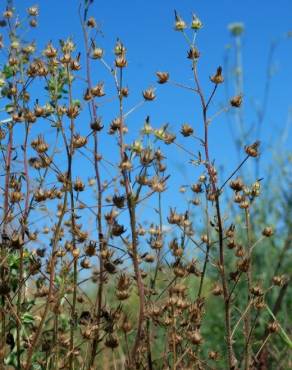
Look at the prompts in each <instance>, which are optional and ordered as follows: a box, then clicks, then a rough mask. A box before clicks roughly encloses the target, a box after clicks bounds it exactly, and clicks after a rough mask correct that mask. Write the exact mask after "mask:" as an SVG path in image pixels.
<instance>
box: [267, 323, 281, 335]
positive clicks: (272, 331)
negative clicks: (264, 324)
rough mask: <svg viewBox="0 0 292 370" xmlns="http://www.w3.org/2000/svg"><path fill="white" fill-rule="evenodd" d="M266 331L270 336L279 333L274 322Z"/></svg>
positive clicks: (277, 325) (277, 326)
mask: <svg viewBox="0 0 292 370" xmlns="http://www.w3.org/2000/svg"><path fill="white" fill-rule="evenodd" d="M268 331H269V333H270V334H273V333H277V332H278V331H279V324H278V323H277V322H276V321H273V322H270V323H269V324H268Z"/></svg>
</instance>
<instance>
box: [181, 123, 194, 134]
mask: <svg viewBox="0 0 292 370" xmlns="http://www.w3.org/2000/svg"><path fill="white" fill-rule="evenodd" d="M180 133H181V134H182V135H183V136H184V137H188V136H191V135H192V134H193V133H194V129H193V128H192V127H191V126H190V125H189V124H187V123H184V124H183V125H182V126H181V130H180Z"/></svg>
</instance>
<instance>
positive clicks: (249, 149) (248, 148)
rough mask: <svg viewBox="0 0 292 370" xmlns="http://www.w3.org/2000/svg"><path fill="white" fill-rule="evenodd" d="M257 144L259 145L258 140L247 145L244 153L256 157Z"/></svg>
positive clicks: (257, 153) (257, 152)
mask: <svg viewBox="0 0 292 370" xmlns="http://www.w3.org/2000/svg"><path fill="white" fill-rule="evenodd" d="M259 146H260V142H259V141H256V142H255V143H253V144H251V145H247V146H246V147H245V148H244V150H245V152H246V154H248V155H249V156H250V157H254V158H255V157H258V155H259V150H258V149H259Z"/></svg>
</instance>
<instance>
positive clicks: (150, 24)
mask: <svg viewBox="0 0 292 370" xmlns="http://www.w3.org/2000/svg"><path fill="white" fill-rule="evenodd" d="M14 3H15V5H16V7H17V9H18V10H19V13H20V14H24V11H25V8H27V7H28V6H30V5H33V4H34V2H31V1H27V0H25V1H22V0H21V1H20V0H16V1H15V2H14ZM38 4H39V6H40V17H39V27H38V28H36V29H32V30H31V31H30V33H29V35H28V37H29V38H30V39H35V40H36V41H37V44H38V47H39V48H40V50H41V49H42V48H43V47H44V46H45V45H46V43H47V42H48V40H52V41H53V42H54V43H55V45H57V43H58V40H59V39H61V38H63V39H64V38H66V37H68V36H70V37H72V38H73V39H74V40H75V42H76V43H77V45H81V47H80V48H81V53H82V36H81V28H80V23H79V18H78V5H79V1H75V0H58V1H57V0H40V1H38ZM174 9H176V10H177V11H178V12H179V14H180V15H181V16H182V17H183V18H184V19H185V20H186V21H188V22H189V21H190V20H191V15H192V13H195V14H197V15H198V16H199V17H200V19H201V20H202V22H203V24H204V27H203V28H202V30H200V32H199V35H198V37H197V45H198V48H199V50H200V51H201V58H200V61H199V75H200V79H201V83H202V86H203V89H204V91H205V93H206V95H208V92H210V91H211V89H212V84H211V83H210V81H209V76H210V75H211V74H213V73H214V72H215V70H216V68H217V67H218V66H219V65H224V58H225V56H226V50H227V48H228V46H231V49H229V53H230V65H232V63H233V61H234V49H233V48H232V45H233V44H232V43H233V39H232V37H231V36H230V33H229V31H228V25H229V24H230V23H232V22H243V23H244V27H245V32H244V35H243V40H242V59H243V68H244V91H243V92H242V93H243V95H244V108H243V109H244V122H245V124H246V127H252V126H253V125H254V124H255V121H256V115H255V110H254V105H255V104H259V105H261V102H262V99H263V95H264V86H265V81H266V73H267V61H268V55H269V49H270V45H271V43H272V42H273V41H274V40H276V41H277V48H276V50H275V53H274V57H273V61H272V65H271V66H272V69H273V77H272V79H271V89H270V94H269V99H268V105H267V111H266V115H265V120H264V122H263V130H262V137H261V138H260V139H261V141H262V142H263V149H262V151H263V160H262V163H263V167H262V172H264V167H265V164H267V163H268V162H269V163H270V161H271V155H270V153H271V147H270V144H272V145H274V147H275V146H276V145H278V144H276V140H277V137H278V136H279V135H280V134H281V132H282V131H283V130H284V128H285V127H286V124H287V117H288V113H289V110H291V106H292V94H291V86H292V63H291V56H292V38H290V39H289V38H288V37H287V33H288V32H289V31H292V21H291V19H292V18H291V14H292V3H291V1H290V0H279V1H277V2H275V1H271V0H268V1H251V0H246V1H239V2H235V1H231V0H225V1H214V0H200V1H199V0H198V1H189V0H188V1H173V0H168V1H165V0H148V1H147V2H146V1H134V0H132V1H129V0H127V1H122V2H121V1H112V0H108V1H97V0H95V1H94V3H93V5H92V7H91V11H90V15H93V16H94V17H95V18H96V20H97V22H98V23H99V24H100V27H101V30H102V33H103V34H102V35H100V36H99V37H98V38H97V40H96V43H97V44H98V45H100V46H101V47H103V48H104V49H105V59H106V60H107V61H108V63H112V61H113V53H112V51H113V48H114V44H115V41H116V39H117V37H119V38H120V39H121V40H122V41H123V43H124V44H125V46H126V48H127V50H128V53H127V56H128V68H127V70H126V72H125V78H126V80H127V85H128V86H129V89H130V98H129V100H128V103H127V104H128V105H127V107H126V110H128V109H131V107H132V106H133V105H135V104H136V103H138V102H139V101H141V91H142V90H144V89H145V88H147V87H149V86H156V84H155V81H156V77H155V72H156V71H158V70H163V71H164V70H165V71H169V73H170V76H171V79H172V80H173V81H176V82H181V83H185V84H189V85H191V84H192V80H191V77H192V72H191V69H190V64H189V61H188V60H187V58H186V53H187V50H188V47H187V45H186V43H185V41H184V39H183V37H182V35H181V34H180V33H179V32H175V31H174V29H173V25H174ZM92 72H93V76H94V79H95V81H96V82H97V81H101V80H104V81H105V82H106V91H109V92H110V91H111V90H113V87H112V86H110V85H112V82H111V81H110V78H109V76H108V72H106V71H105V70H104V68H103V67H102V65H100V64H98V63H96V64H94V67H93V70H92ZM223 73H224V74H225V76H226V80H227V82H228V84H229V86H230V88H229V91H230V96H226V91H225V88H224V86H220V87H219V91H218V94H217V95H216V97H215V99H214V102H213V104H212V106H211V113H215V112H216V111H217V110H218V109H219V108H220V107H221V106H222V104H224V102H226V99H227V101H228V99H229V98H230V97H231V96H232V94H233V92H234V89H233V85H232V81H231V80H229V77H228V76H230V71H225V70H223ZM75 93H76V97H77V96H78V97H80V96H81V95H82V93H83V91H78V89H77V90H76V91H75ZM117 108H118V107H117V103H116V102H113V103H110V104H109V105H105V106H104V107H103V108H101V110H100V114H101V115H102V116H103V118H104V120H105V123H107V124H108V123H109V122H110V121H111V120H112V119H113V118H114V117H115V115H116V114H117V111H118V109H117ZM199 108H200V106H199V100H198V98H197V97H194V96H193V95H192V94H190V93H189V92H186V91H184V90H180V89H178V88H175V87H173V86H168V85H165V86H159V88H158V90H157V99H156V100H155V101H154V102H153V103H147V104H145V105H143V106H142V107H141V108H140V109H139V110H137V111H136V112H135V113H134V114H133V115H131V116H130V117H129V122H128V126H129V128H130V130H131V132H132V136H131V138H129V141H130V142H131V140H132V139H134V138H135V137H136V136H137V135H138V134H139V129H140V128H141V126H142V124H143V121H144V119H145V117H146V115H148V114H149V115H150V116H151V121H152V123H153V125H154V126H156V127H159V126H160V125H162V124H164V123H169V125H170V126H169V127H170V129H171V130H173V131H174V132H176V133H178V132H179V127H180V125H181V124H182V123H185V122H189V123H190V124H192V125H193V127H194V128H195V130H196V131H197V133H198V134H200V133H201V132H202V121H201V113H200V109H199ZM230 125H231V126H232V128H233V131H234V132H238V127H237V122H236V120H234V117H233V116H229V118H227V116H226V115H221V116H220V117H219V118H218V120H216V121H214V122H213V123H212V126H211V128H210V131H211V132H210V136H211V139H210V141H211V144H210V146H211V156H212V158H213V157H216V158H217V159H216V163H217V166H218V167H219V166H220V165H224V167H225V170H224V173H225V174H228V173H230V171H231V170H233V169H234V168H235V167H236V165H237V163H238V162H237V160H238V159H237V156H236V154H235V150H234V144H233V142H232V137H231V135H230ZM87 127H88V126H87ZM42 130H43V129H42ZM289 135H290V136H289V138H290V142H291V138H292V137H291V132H290V134H289ZM255 139H258V138H257V137H255V135H254V133H251V135H250V137H249V139H248V140H249V141H248V142H247V144H248V143H251V142H253V141H254V140H255ZM107 140H108V139H105V141H104V142H101V146H102V150H104V151H105V156H108V158H111V156H112V154H111V149H110V150H109V145H113V144H109V141H107ZM178 141H182V139H181V138H179V139H178ZM188 145H189V147H190V148H192V150H193V151H194V152H197V151H198V150H201V148H200V147H198V146H197V144H195V143H192V144H188ZM289 145H290V149H291V144H289V140H288V141H287V143H286V144H285V145H284V146H286V147H287V148H289ZM274 149H275V148H274ZM166 150H168V149H166ZM188 160H189V157H187V156H186V155H185V154H184V153H181V152H180V151H179V150H178V149H175V150H170V156H169V162H170V169H171V170H174V173H175V175H177V177H172V179H171V182H172V184H173V185H174V186H178V185H179V183H180V184H181V183H183V182H184V181H190V182H194V181H196V178H197V176H198V175H199V172H198V173H196V175H195V176H194V174H193V173H191V172H190V171H189V170H187V171H185V170H184V168H183V167H182V163H184V164H186V163H187V162H188ZM191 169H192V168H191ZM261 175H262V173H261ZM180 176H181V177H180ZM224 177H226V176H225V175H224ZM222 180H223V179H222ZM174 200H175V199H174Z"/></svg>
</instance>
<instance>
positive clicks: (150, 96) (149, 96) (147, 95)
mask: <svg viewBox="0 0 292 370" xmlns="http://www.w3.org/2000/svg"><path fill="white" fill-rule="evenodd" d="M142 95H143V98H144V99H145V100H146V101H151V100H154V99H155V97H156V96H155V93H154V89H153V88H152V87H150V88H149V89H147V90H144V91H143V92H142Z"/></svg>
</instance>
